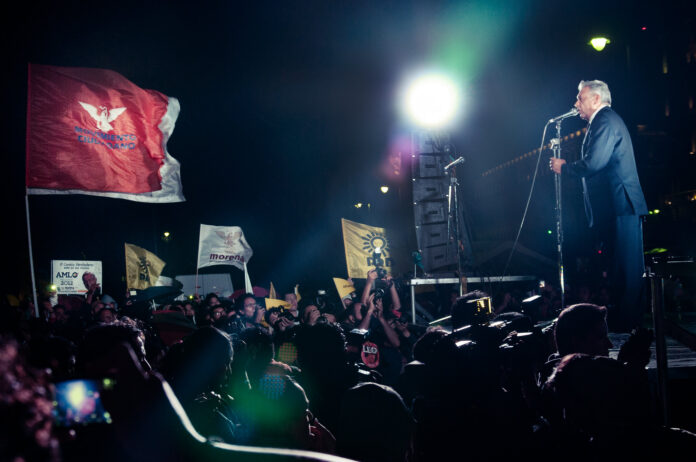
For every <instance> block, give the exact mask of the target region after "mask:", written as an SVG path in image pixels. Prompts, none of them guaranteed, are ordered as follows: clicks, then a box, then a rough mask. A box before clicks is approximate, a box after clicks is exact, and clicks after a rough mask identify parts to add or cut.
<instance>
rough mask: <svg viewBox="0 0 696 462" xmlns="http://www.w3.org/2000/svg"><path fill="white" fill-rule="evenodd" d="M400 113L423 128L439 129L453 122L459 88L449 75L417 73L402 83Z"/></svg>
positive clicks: (455, 114) (456, 110)
mask: <svg viewBox="0 0 696 462" xmlns="http://www.w3.org/2000/svg"><path fill="white" fill-rule="evenodd" d="M399 99H400V104H401V109H402V111H403V113H404V114H405V115H406V116H407V117H408V118H409V119H410V120H411V121H412V122H413V123H415V124H416V125H418V126H420V127H422V128H425V129H442V128H445V127H447V126H448V125H450V124H451V123H452V122H454V120H455V118H456V116H457V113H458V112H459V106H460V100H461V92H460V89H459V88H458V87H457V85H456V84H455V83H454V82H453V81H452V79H450V78H448V77H446V76H444V75H442V74H439V73H435V72H428V73H423V74H418V75H416V76H414V77H412V78H411V79H409V80H407V81H406V83H405V84H404V86H403V87H402V91H401V95H400V98H399Z"/></svg>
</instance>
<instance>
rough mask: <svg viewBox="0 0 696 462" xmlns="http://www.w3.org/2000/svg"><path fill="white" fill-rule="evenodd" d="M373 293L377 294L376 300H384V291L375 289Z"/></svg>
mask: <svg viewBox="0 0 696 462" xmlns="http://www.w3.org/2000/svg"><path fill="white" fill-rule="evenodd" d="M372 293H374V294H375V300H379V299H380V298H384V289H379V288H378V289H375V290H374V291H373V292H372Z"/></svg>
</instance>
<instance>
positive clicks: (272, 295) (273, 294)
mask: <svg viewBox="0 0 696 462" xmlns="http://www.w3.org/2000/svg"><path fill="white" fill-rule="evenodd" d="M268 298H278V295H276V290H275V287H273V282H271V288H270V290H269V291H268Z"/></svg>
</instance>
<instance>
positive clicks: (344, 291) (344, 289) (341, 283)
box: [333, 278, 355, 299]
mask: <svg viewBox="0 0 696 462" xmlns="http://www.w3.org/2000/svg"><path fill="white" fill-rule="evenodd" d="M333 281H334V284H335V285H336V290H337V291H338V296H339V298H341V299H343V298H346V296H348V295H350V294H352V293H353V292H355V286H353V283H352V282H350V281H348V280H346V279H341V278H333Z"/></svg>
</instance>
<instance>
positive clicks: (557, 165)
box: [549, 157, 566, 175]
mask: <svg viewBox="0 0 696 462" xmlns="http://www.w3.org/2000/svg"><path fill="white" fill-rule="evenodd" d="M565 163H566V161H565V159H557V158H555V157H551V158H549V168H550V169H551V170H553V173H556V174H558V175H560V174H561V167H562V166H563V164H565Z"/></svg>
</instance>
